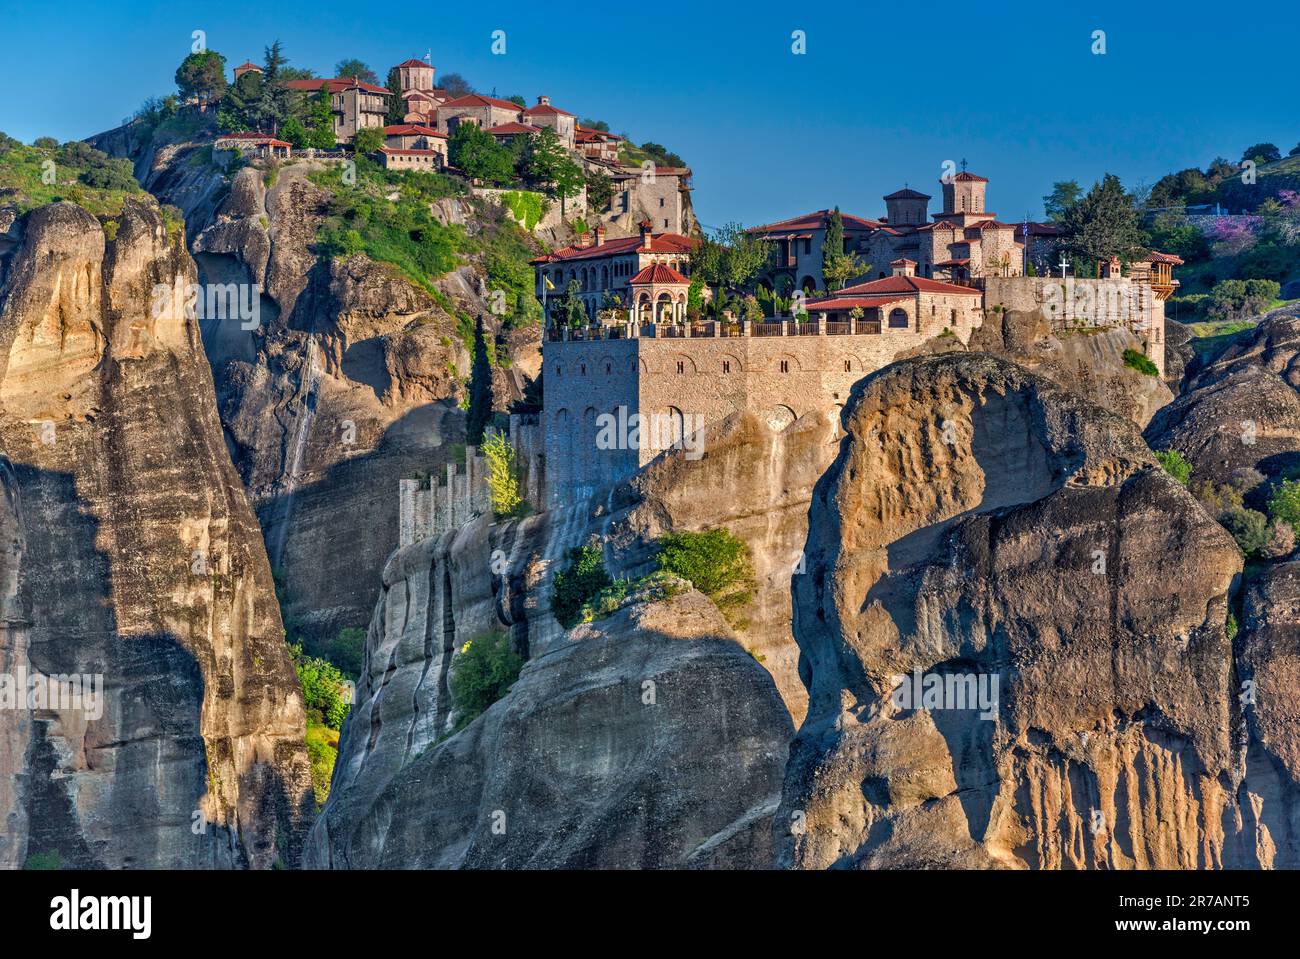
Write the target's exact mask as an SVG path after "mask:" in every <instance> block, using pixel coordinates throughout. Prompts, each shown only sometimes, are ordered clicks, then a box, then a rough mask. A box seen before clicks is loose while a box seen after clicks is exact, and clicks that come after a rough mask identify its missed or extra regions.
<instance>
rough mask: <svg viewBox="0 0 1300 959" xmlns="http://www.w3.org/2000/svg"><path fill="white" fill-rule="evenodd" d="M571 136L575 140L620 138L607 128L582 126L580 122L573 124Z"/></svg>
mask: <svg viewBox="0 0 1300 959" xmlns="http://www.w3.org/2000/svg"><path fill="white" fill-rule="evenodd" d="M573 137H574V139H575V140H621V139H623V138H622V137H621V136H618V135H617V134H615V133H610V132H609V131H608V130H593V129H592V128H591V127H584V126H583V125H582V124H581V123H575V124H574V125H573Z"/></svg>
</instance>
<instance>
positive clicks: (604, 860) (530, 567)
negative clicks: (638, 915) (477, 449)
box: [305, 508, 792, 868]
mask: <svg viewBox="0 0 1300 959" xmlns="http://www.w3.org/2000/svg"><path fill="white" fill-rule="evenodd" d="M589 519H590V520H593V521H594V522H595V523H597V524H599V523H600V519H599V517H593V516H592V512H591V511H588V510H587V509H585V508H574V509H571V510H567V509H566V510H558V511H554V512H552V513H547V514H543V515H542V516H538V517H534V518H531V519H529V520H526V521H524V522H523V523H519V524H513V523H512V524H502V525H500V526H489V525H488V523H487V521H486V519H483V520H479V521H478V522H476V523H474V524H471V525H470V526H467V527H464V528H462V529H461V530H460V531H458V532H456V533H448V534H445V535H444V536H442V537H440V538H439V539H437V540H426V541H424V542H421V543H416V544H414V545H412V546H410V547H407V548H406V549H404V550H401V551H399V552H398V553H396V554H394V556H393V558H392V559H391V560H390V561H389V564H388V566H387V568H386V570H385V574H384V588H383V591H382V593H381V595H380V599H379V603H378V605H377V607H376V609H375V615H374V618H373V619H372V621H371V626H370V632H369V636H368V637H367V653H366V668H365V672H364V675H363V677H362V681H361V683H360V684H359V685H358V688H357V705H356V706H355V707H354V709H353V711H352V713H351V714H350V715H349V717H348V720H347V722H346V724H345V726H344V730H343V735H342V737H341V741H340V750H339V759H338V764H337V765H336V767H335V773H334V782H333V786H332V789H331V792H330V798H329V802H328V803H327V804H326V807H325V810H324V812H323V813H322V815H321V817H320V818H319V819H318V820H317V823H316V825H315V827H314V828H313V830H312V833H311V837H310V839H309V841H308V846H307V850H306V854H305V862H306V863H307V865H309V866H317V867H332V868H373V867H403V868H456V867H465V868H543V867H555V868H561V867H570V868H572V867H602V868H630V867H638V868H653V867H682V868H708V867H722V866H727V867H754V866H766V865H767V864H769V863H770V862H771V861H772V849H771V828H770V823H771V816H772V813H773V811H774V810H775V808H776V803H777V801H778V798H779V789H780V781H781V773H782V770H783V769H784V766H785V755H786V744H787V743H788V741H789V737H790V735H791V733H792V728H791V725H790V720H789V717H788V715H787V713H786V709H785V707H784V705H783V703H782V701H781V698H780V696H779V695H778V694H777V691H776V689H775V687H774V686H773V683H772V680H771V677H770V676H769V675H768V674H767V673H766V672H765V671H764V670H763V668H762V667H761V666H759V665H758V664H757V663H756V662H755V661H754V659H753V658H752V657H751V656H750V655H748V654H747V653H746V652H745V651H744V649H743V648H742V647H741V645H740V644H739V642H738V641H737V637H736V635H735V634H734V633H733V632H732V631H731V629H730V628H729V627H728V626H727V624H726V623H725V622H724V621H723V620H722V617H721V615H720V614H719V613H718V611H717V609H716V607H714V606H713V604H712V603H711V602H710V601H709V600H707V599H706V598H705V597H703V596H701V595H700V594H699V593H696V592H694V591H693V590H690V589H689V588H688V587H683V588H684V590H685V591H683V592H681V593H680V594H678V595H670V596H661V595H649V594H634V595H633V596H631V597H629V599H628V601H627V603H626V604H625V605H624V606H623V608H622V609H620V610H619V611H618V612H617V613H615V614H614V615H613V616H611V617H610V618H608V619H605V620H601V621H599V622H597V623H593V624H588V625H584V626H579V627H577V628H575V629H574V630H572V631H571V632H569V633H567V634H558V635H557V633H558V626H555V625H554V621H553V619H552V618H551V617H550V614H549V610H548V606H549V595H550V593H549V581H550V572H551V569H550V568H551V567H553V563H554V559H553V558H554V557H558V556H561V555H563V552H564V550H565V549H567V548H568V546H570V545H574V544H575V543H577V542H581V541H582V539H583V538H584V535H585V532H586V531H587V529H588V527H587V522H588V520H589ZM497 551H499V552H497ZM507 627H508V628H509V629H510V630H511V633H512V637H513V640H514V645H515V647H516V648H517V649H519V650H521V651H522V652H526V653H527V654H528V656H529V659H528V662H527V663H526V664H525V665H524V668H523V672H522V673H521V675H520V677H519V680H518V681H517V682H516V683H515V684H514V686H513V687H512V688H511V690H510V692H509V693H508V694H507V695H506V696H505V698H503V699H502V700H500V701H499V702H497V703H496V704H494V705H493V706H491V707H490V708H489V709H488V710H487V712H486V713H484V714H483V715H482V716H480V717H479V718H478V719H476V720H474V722H472V723H470V725H469V726H468V727H466V728H465V729H464V730H462V731H460V732H458V733H455V734H452V735H450V736H449V734H450V733H451V732H452V729H453V727H452V725H451V724H452V722H453V721H454V716H453V711H452V706H451V702H450V697H449V692H448V689H449V674H450V670H451V664H452V659H453V652H454V650H455V649H456V648H457V647H458V646H459V645H461V644H463V643H464V642H466V641H468V640H471V639H473V638H475V637H479V636H481V635H482V634H483V633H484V632H486V631H487V630H489V629H492V628H507ZM448 737H449V738H448Z"/></svg>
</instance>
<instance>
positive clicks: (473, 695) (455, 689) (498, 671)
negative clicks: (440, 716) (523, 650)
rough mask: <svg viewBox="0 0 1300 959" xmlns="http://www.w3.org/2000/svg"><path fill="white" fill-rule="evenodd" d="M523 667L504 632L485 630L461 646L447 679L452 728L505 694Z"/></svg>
mask: <svg viewBox="0 0 1300 959" xmlns="http://www.w3.org/2000/svg"><path fill="white" fill-rule="evenodd" d="M523 666H524V660H523V657H521V656H520V655H519V654H518V653H516V652H515V651H514V650H513V649H511V648H510V637H509V636H507V635H506V634H505V633H489V634H487V635H486V636H479V637H477V638H475V639H472V640H470V641H469V642H467V643H466V644H465V645H463V646H462V647H461V648H460V651H459V653H457V655H456V657H455V660H454V661H453V663H452V672H451V678H450V680H449V681H448V687H449V691H450V692H451V702H452V705H453V706H454V707H455V710H456V729H457V730H460V729H464V728H465V727H466V726H468V725H469V724H470V723H472V722H473V721H474V720H475V719H477V718H478V717H479V716H481V715H483V713H484V712H486V711H487V708H488V707H489V706H491V705H492V704H493V703H495V702H496V701H497V700H499V699H501V698H502V697H503V696H505V694H506V693H508V692H509V691H510V687H511V686H513V685H514V684H515V680H517V679H518V678H519V671H520V670H521V669H523Z"/></svg>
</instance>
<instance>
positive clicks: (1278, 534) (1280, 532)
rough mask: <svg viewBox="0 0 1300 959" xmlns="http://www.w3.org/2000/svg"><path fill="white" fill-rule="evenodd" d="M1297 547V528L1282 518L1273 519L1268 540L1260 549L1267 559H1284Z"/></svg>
mask: <svg viewBox="0 0 1300 959" xmlns="http://www.w3.org/2000/svg"><path fill="white" fill-rule="evenodd" d="M1294 549H1295V530H1293V529H1292V528H1291V527H1290V526H1288V525H1287V524H1286V523H1283V522H1281V521H1280V520H1276V519H1275V520H1273V522H1272V523H1271V524H1270V525H1269V527H1268V542H1267V543H1265V544H1264V546H1263V548H1262V549H1261V550H1260V551H1259V553H1260V555H1261V556H1263V557H1264V558H1265V559H1282V558H1283V557H1284V556H1290V555H1291V553H1292V551H1293V550H1294Z"/></svg>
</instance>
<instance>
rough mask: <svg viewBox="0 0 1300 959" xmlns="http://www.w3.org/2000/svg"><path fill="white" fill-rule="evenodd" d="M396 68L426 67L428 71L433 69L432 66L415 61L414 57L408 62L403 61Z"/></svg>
mask: <svg viewBox="0 0 1300 959" xmlns="http://www.w3.org/2000/svg"><path fill="white" fill-rule="evenodd" d="M397 66H398V67H428V68H429V69H430V70H432V69H433V65H432V64H429V63H425V62H424V61H423V60H416V59H415V58H414V57H412V58H411V59H410V60H403V61H402V62H401V63H399V64H398V65H397ZM393 69H397V67H394V68H393Z"/></svg>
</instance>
